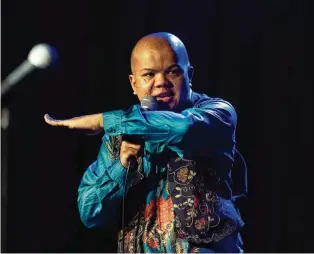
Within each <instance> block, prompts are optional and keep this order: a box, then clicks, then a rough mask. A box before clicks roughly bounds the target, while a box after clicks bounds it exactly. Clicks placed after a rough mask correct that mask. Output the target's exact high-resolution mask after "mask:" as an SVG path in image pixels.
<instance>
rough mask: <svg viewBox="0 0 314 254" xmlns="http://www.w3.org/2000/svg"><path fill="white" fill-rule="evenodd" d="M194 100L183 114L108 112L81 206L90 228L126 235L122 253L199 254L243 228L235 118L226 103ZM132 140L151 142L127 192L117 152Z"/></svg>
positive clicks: (202, 98)
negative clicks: (236, 188) (235, 177)
mask: <svg viewBox="0 0 314 254" xmlns="http://www.w3.org/2000/svg"><path fill="white" fill-rule="evenodd" d="M191 98H192V99H191V105H190V106H189V107H188V108H186V109H185V110H183V111H182V112H181V113H175V112H172V111H144V110H143V109H142V108H141V107H140V106H139V105H134V106H132V107H130V108H129V109H128V110H115V111H109V112H104V113H103V119H104V131H105V135H104V136H103V139H102V141H103V142H102V144H101V147H100V151H99V154H98V157H97V160H96V161H95V162H94V163H92V164H91V165H90V166H89V167H88V169H87V170H86V172H85V174H84V176H83V178H82V181H81V184H80V186H79V190H78V193H79V195H78V207H79V212H80V216H81V220H82V222H83V223H84V225H85V226H86V227H106V228H110V229H111V230H116V231H117V232H118V231H119V230H120V233H119V237H118V251H119V252H172V253H181V252H184V253H186V252H197V251H199V250H200V249H204V248H205V250H206V246H208V244H210V243H217V242H220V241H221V240H222V239H224V238H226V237H227V236H229V235H231V234H232V233H234V232H236V231H237V230H238V229H240V228H241V227H243V225H244V222H243V221H242V219H241V217H240V215H239V213H238V211H237V210H236V208H235V206H234V201H233V195H232V180H231V168H232V166H233V162H234V159H233V158H234V151H235V129H236V122H237V116H236V112H235V110H234V108H233V107H232V106H231V104H230V103H228V102H226V101H224V100H222V99H220V98H210V97H208V96H206V95H204V94H198V93H195V92H193V93H192V97H191ZM128 135H129V136H132V137H136V138H139V139H141V140H143V141H145V143H144V149H143V156H141V157H139V158H138V167H137V169H136V170H132V171H131V172H130V173H129V174H128V176H127V181H126V186H125V178H126V169H125V168H124V167H123V166H122V164H121V162H120V158H119V152H120V145H121V141H122V136H128ZM124 189H125V190H126V194H125V200H126V205H125V222H126V223H125V228H124V230H123V231H121V220H120V218H121V203H122V198H123V195H124ZM113 232H114V231H113ZM121 232H123V233H124V234H123V237H124V248H122V233H121Z"/></svg>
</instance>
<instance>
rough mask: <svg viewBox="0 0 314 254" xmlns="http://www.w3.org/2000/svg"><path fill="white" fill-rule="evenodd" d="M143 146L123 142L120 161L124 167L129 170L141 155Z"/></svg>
mask: <svg viewBox="0 0 314 254" xmlns="http://www.w3.org/2000/svg"><path fill="white" fill-rule="evenodd" d="M141 148H142V145H141V144H137V143H131V142H129V141H125V140H123V141H122V143H121V148H120V161H121V164H122V166H123V167H125V168H128V165H129V161H131V163H132V162H133V161H134V160H135V159H136V157H137V156H139V155H140V151H141Z"/></svg>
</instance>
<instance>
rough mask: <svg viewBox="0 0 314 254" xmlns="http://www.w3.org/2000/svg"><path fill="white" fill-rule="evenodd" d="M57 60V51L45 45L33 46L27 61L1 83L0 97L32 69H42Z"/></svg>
mask: <svg viewBox="0 0 314 254" xmlns="http://www.w3.org/2000/svg"><path fill="white" fill-rule="evenodd" d="M57 59H58V53H57V50H56V49H55V48H54V47H52V46H50V45H48V44H45V43H41V44H37V45H35V46H34V47H33V48H32V49H31V51H30V52H29V54H28V57H27V59H26V60H25V61H24V62H22V63H21V64H20V65H19V66H18V67H17V68H16V69H15V70H13V71H12V72H11V73H10V74H9V75H8V76H7V77H6V79H5V80H4V81H2V82H1V83H2V84H1V96H3V95H4V94H6V93H7V92H8V91H9V90H10V88H12V87H13V86H14V85H15V84H16V83H18V82H19V81H20V80H21V79H23V78H24V77H25V76H26V75H28V74H29V73H31V72H32V71H33V70H34V69H36V68H40V69H44V68H46V67H48V66H49V65H50V64H52V63H54V62H56V61H57Z"/></svg>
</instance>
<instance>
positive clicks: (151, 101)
mask: <svg viewBox="0 0 314 254" xmlns="http://www.w3.org/2000/svg"><path fill="white" fill-rule="evenodd" d="M141 107H142V109H144V110H145V111H147V110H149V111H153V110H158V101H157V99H156V98H155V97H153V96H151V95H147V96H144V97H143V99H142V100H141ZM123 138H126V137H123ZM130 139H131V140H132V136H130V137H127V140H130ZM131 163H132V161H131V160H130V161H129V164H128V168H127V170H126V175H125V180H124V188H123V198H122V213H121V215H122V217H121V231H122V250H123V251H124V209H125V204H124V202H125V201H124V200H125V187H126V183H127V178H128V174H129V171H130V168H131ZM139 178H140V179H139V180H141V179H143V176H142V175H141V174H139Z"/></svg>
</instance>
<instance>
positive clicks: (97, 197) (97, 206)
mask: <svg viewBox="0 0 314 254" xmlns="http://www.w3.org/2000/svg"><path fill="white" fill-rule="evenodd" d="M125 176H126V169H125V168H124V167H123V166H122V164H121V163H120V157H119V155H117V156H116V157H114V155H113V154H112V144H111V143H110V139H109V137H108V136H106V135H105V136H104V138H103V142H102V144H101V147H100V151H99V153H98V156H97V160H96V161H95V162H94V163H92V164H91V165H90V166H89V167H88V168H87V170H86V171H85V173H84V175H83V177H82V180H81V183H80V185H79V188H78V200H77V201H78V209H79V213H80V217H81V220H82V222H83V224H84V225H85V226H86V227H89V228H91V227H114V228H116V227H117V226H118V223H119V221H120V204H121V200H122V197H123V191H124V180H125ZM131 185H132V174H129V177H128V182H127V186H126V190H127V189H128V188H129V187H130V186H131Z"/></svg>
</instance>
